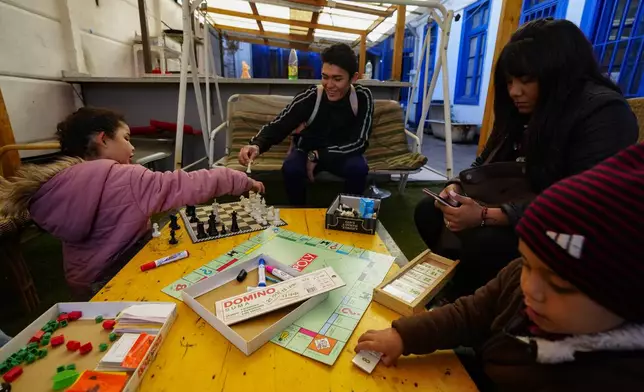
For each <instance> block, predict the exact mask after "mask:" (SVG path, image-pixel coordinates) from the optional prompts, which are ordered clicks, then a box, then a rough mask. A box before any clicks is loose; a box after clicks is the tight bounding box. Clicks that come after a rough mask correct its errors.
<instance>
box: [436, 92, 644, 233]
mask: <svg viewBox="0 0 644 392" xmlns="http://www.w3.org/2000/svg"><path fill="white" fill-rule="evenodd" d="M566 113H567V115H566V116H564V117H563V118H561V119H560V123H561V126H560V128H559V129H558V132H561V133H562V134H565V137H563V138H560V140H564V141H565V143H564V144H562V145H559V146H554V147H556V150H557V151H558V152H559V154H562V157H563V159H562V165H561V166H559V167H558V170H557V171H556V172H555V171H552V170H548V169H547V168H546V167H539V168H537V169H538V170H535V171H533V172H531V173H530V172H529V173H528V181H529V182H530V184H531V186H532V188H533V190H534V191H535V193H536V194H538V193H541V192H542V191H543V190H544V189H546V188H548V187H549V186H550V185H552V184H554V183H555V182H557V181H559V180H562V179H564V178H566V177H570V176H572V175H574V174H577V173H581V172H583V171H585V170H588V169H590V168H591V167H593V166H595V165H596V164H598V163H599V162H601V161H603V160H605V159H607V158H609V157H611V156H613V155H615V154H616V153H618V152H619V151H621V150H623V149H625V148H626V147H628V146H630V145H632V144H635V143H636V142H637V137H638V133H639V127H638V125H637V118H636V117H635V114H634V113H633V111H632V110H631V108H630V106H629V105H628V102H626V100H625V99H624V97H623V96H622V95H621V94H619V93H618V92H616V91H613V90H611V89H609V88H608V87H604V86H601V85H598V84H596V83H593V82H588V83H586V85H585V86H584V89H583V90H582V92H581V93H580V94H579V95H578V96H577V97H576V98H575V99H573V100H572V101H571V102H570V104H569V105H568V108H567V110H566ZM490 141H491V139H490ZM500 143H501V144H502V145H501V146H500V148H499V149H498V151H497V152H496V153H495V154H494V155H493V156H490V154H492V151H494V150H496V149H497V147H498V143H487V144H486V146H485V149H484V150H483V153H482V154H481V155H480V156H479V157H478V158H476V160H475V161H474V163H473V164H472V167H477V166H481V165H485V164H488V163H494V162H507V161H514V160H515V158H516V157H515V155H516V154H517V153H516V151H513V148H512V143H513V140H511V138H509V137H506V138H505V139H503V140H502V141H500ZM551 151H552V150H551ZM553 158H555V157H548V159H553ZM557 158H559V157H557ZM527 159H528V160H530V157H527ZM458 182H459V180H458V179H454V180H451V181H449V182H448V184H450V183H458ZM529 204H530V201H522V202H516V203H506V204H503V205H501V209H502V210H503V212H504V213H505V214H506V215H507V217H508V220H509V221H510V225H511V226H512V227H514V226H515V225H516V224H517V223H518V222H519V219H521V217H522V216H523V212H524V211H525V210H526V208H528V205H529Z"/></svg>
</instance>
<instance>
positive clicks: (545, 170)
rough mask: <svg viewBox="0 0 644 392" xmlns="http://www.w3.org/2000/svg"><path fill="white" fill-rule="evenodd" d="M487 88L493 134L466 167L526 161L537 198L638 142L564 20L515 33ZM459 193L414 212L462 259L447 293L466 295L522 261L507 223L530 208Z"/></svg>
mask: <svg viewBox="0 0 644 392" xmlns="http://www.w3.org/2000/svg"><path fill="white" fill-rule="evenodd" d="M494 86H495V100H494V118H495V121H494V128H493V131H492V134H491V136H490V138H489V140H488V141H487V144H486V146H485V149H484V151H483V153H482V154H481V156H479V157H478V158H477V159H476V161H475V162H474V163H473V165H472V166H473V167H478V166H482V165H487V164H490V163H495V162H509V161H518V162H523V161H525V165H526V176H527V181H528V184H529V187H530V188H531V191H532V192H533V193H534V194H539V193H540V192H541V191H543V190H544V189H546V188H547V187H549V186H550V185H552V184H553V183H555V182H557V181H558V180H561V179H563V178H565V177H568V176H571V175H573V174H576V173H579V172H582V171H584V170H586V169H589V168H591V167H593V166H594V165H596V164H597V163H599V162H601V161H603V160H604V159H606V158H608V157H610V156H612V155H614V154H615V153H617V152H618V151H620V150H622V149H624V148H626V147H628V146H629V145H631V144H634V143H635V142H636V141H637V135H638V126H637V120H636V118H635V115H634V114H633V112H632V111H631V109H630V107H629V105H628V103H627V102H626V100H625V99H624V97H623V96H622V94H621V92H620V90H619V87H617V86H616V85H615V84H614V83H613V82H612V81H611V80H610V79H608V78H607V77H605V76H604V75H602V74H601V73H600V70H599V65H598V64H597V61H596V60H595V57H594V54H593V49H592V46H591V44H590V43H589V42H588V40H587V39H586V37H585V36H584V34H583V33H582V31H581V30H580V29H579V28H578V27H577V26H575V25H574V24H573V23H571V22H569V21H566V20H551V19H541V20H536V21H533V22H529V23H527V24H525V25H523V26H522V27H520V28H519V29H518V30H517V31H516V32H515V33H514V34H513V35H512V38H511V39H510V42H509V43H508V44H507V45H506V46H505V47H504V48H503V51H502V52H501V55H500V57H499V60H498V63H497V65H496V69H495V72H494ZM463 194H464V191H463V188H462V187H461V185H460V183H459V180H458V179H456V180H452V181H449V182H448V184H447V187H446V188H445V189H444V190H443V191H442V192H441V196H442V197H444V198H451V199H454V200H456V201H457V202H460V203H461V206H460V207H456V208H452V207H445V206H442V205H439V204H437V203H435V202H434V200H433V199H431V198H426V199H425V200H423V201H421V202H420V203H419V204H418V206H416V211H415V216H414V220H415V222H416V227H417V229H418V231H419V233H420V235H421V236H422V237H423V240H424V241H425V243H426V244H427V246H428V247H429V248H430V249H432V250H433V251H434V252H436V253H438V254H441V255H443V256H446V257H450V258H453V259H460V260H461V264H460V266H459V268H458V270H457V273H456V276H455V278H454V281H453V286H452V288H453V290H452V291H453V292H452V295H454V296H459V295H466V294H470V293H471V292H473V291H474V290H475V289H477V288H478V287H481V286H482V285H484V284H485V283H486V282H488V281H489V280H490V279H492V278H493V277H494V276H496V274H497V273H498V272H499V271H500V270H501V268H503V267H504V266H505V265H506V264H507V263H508V262H510V261H511V260H513V259H514V258H516V257H518V256H519V255H518V253H517V243H518V239H517V236H516V234H515V232H514V227H515V225H516V224H517V222H518V221H519V219H520V218H521V216H522V215H523V211H524V210H525V209H526V207H527V206H528V204H529V202H530V200H528V201H526V200H523V201H521V202H519V201H516V202H510V203H506V204H503V205H500V206H499V207H496V208H493V207H492V206H490V207H489V208H484V206H482V205H481V203H479V202H477V200H474V199H471V198H468V197H467V196H466V195H463ZM462 195H463V196H462ZM450 296H451V295H450Z"/></svg>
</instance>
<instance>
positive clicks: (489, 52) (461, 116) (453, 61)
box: [433, 0, 503, 124]
mask: <svg viewBox="0 0 644 392" xmlns="http://www.w3.org/2000/svg"><path fill="white" fill-rule="evenodd" d="M472 3H474V1H472V0H469V1H464V0H452V1H448V2H446V3H445V6H446V7H447V8H448V9H452V10H454V17H456V15H461V19H460V20H459V21H458V22H456V21H453V22H452V30H451V33H450V40H449V46H448V48H447V64H448V72H447V73H448V77H449V91H450V102H451V103H452V105H453V110H452V112H453V114H454V118H455V120H456V121H458V122H471V123H476V124H480V123H481V121H482V120H483V112H484V111H485V99H486V96H487V89H488V86H489V82H490V78H489V75H490V71H491V70H492V61H493V60H494V46H495V43H496V34H497V32H498V29H499V19H500V17H501V6H502V5H503V4H502V1H501V0H490V20H489V22H488V32H487V43H486V47H485V57H484V61H483V73H482V76H483V80H482V81H481V92H480V94H479V103H478V105H456V104H454V91H455V87H456V76H457V73H458V56H459V52H460V46H461V33H462V28H463V17H464V12H463V9H464V8H465V7H467V6H469V5H470V4H472ZM439 38H440V36H439ZM437 59H438V55H437ZM433 99H439V100H442V99H443V75H442V73H441V75H439V79H438V83H437V85H436V90H434V96H433Z"/></svg>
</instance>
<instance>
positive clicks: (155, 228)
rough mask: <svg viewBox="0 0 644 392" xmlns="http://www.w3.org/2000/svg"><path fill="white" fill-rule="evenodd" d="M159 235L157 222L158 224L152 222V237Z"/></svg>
mask: <svg viewBox="0 0 644 392" xmlns="http://www.w3.org/2000/svg"><path fill="white" fill-rule="evenodd" d="M159 236H161V232H160V231H159V224H158V223H154V224H153V225H152V237H153V238H157V237H159Z"/></svg>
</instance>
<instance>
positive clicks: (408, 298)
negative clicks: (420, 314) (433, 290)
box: [382, 263, 445, 304]
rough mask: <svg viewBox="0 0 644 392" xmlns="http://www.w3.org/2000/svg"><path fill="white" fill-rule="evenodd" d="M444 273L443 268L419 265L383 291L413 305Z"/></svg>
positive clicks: (425, 264) (427, 264) (426, 264)
mask: <svg viewBox="0 0 644 392" xmlns="http://www.w3.org/2000/svg"><path fill="white" fill-rule="evenodd" d="M444 273H445V270H444V269H443V268H439V267H436V266H434V265H432V264H429V263H419V264H417V265H415V266H414V268H412V269H410V270H409V271H407V272H406V273H405V274H404V275H402V276H400V277H399V278H398V279H395V280H394V281H392V282H391V283H389V284H388V285H386V286H385V287H383V288H382V289H383V290H384V291H386V292H387V293H389V294H391V295H393V296H394V297H396V298H399V299H401V300H403V301H405V302H407V303H409V304H411V303H412V302H414V300H415V299H416V298H418V297H420V296H421V295H422V294H423V293H424V292H425V291H426V290H427V288H429V287H431V286H432V285H433V284H434V282H435V281H436V280H437V279H438V278H440V277H441V276H442V275H443V274H444Z"/></svg>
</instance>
